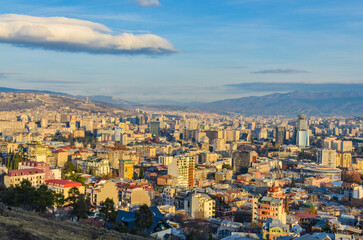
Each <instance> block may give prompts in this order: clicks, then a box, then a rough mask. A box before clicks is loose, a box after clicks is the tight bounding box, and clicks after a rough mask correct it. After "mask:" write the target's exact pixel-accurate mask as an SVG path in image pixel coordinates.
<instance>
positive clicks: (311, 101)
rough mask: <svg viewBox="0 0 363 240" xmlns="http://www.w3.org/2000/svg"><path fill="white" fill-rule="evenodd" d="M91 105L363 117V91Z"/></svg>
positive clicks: (104, 100) (104, 99)
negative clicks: (161, 102) (178, 102)
mask: <svg viewBox="0 0 363 240" xmlns="http://www.w3.org/2000/svg"><path fill="white" fill-rule="evenodd" d="M0 92H37V93H46V94H53V95H59V96H67V97H75V98H78V99H84V98H85V97H84V96H72V95H69V94H66V93H59V92H52V91H42V90H20V89H12V88H0ZM89 99H90V100H91V101H92V102H95V103H100V104H105V105H109V106H113V107H116V108H121V109H127V110H131V109H135V108H140V109H143V110H154V111H184V112H215V113H223V114H225V113H240V114H243V115H247V116H251V115H261V116H276V115H285V116H296V115H298V114H302V113H303V114H307V115H309V116H333V115H336V116H363V91H359V90H358V91H339V92H336V91H334V92H331V91H330V92H299V91H296V92H289V93H274V94H269V95H265V96H260V97H256V96H251V97H243V98H236V99H226V100H221V101H215V102H209V103H203V104H193V105H191V106H186V105H185V106H181V105H174V104H170V105H165V104H164V105H162V104H160V105H158V104H140V103H134V102H129V101H125V100H123V99H120V98H117V97H112V96H102V95H98V96H89Z"/></svg>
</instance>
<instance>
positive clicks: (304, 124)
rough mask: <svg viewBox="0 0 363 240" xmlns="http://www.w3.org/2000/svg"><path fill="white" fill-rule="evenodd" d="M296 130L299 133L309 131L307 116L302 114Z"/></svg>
mask: <svg viewBox="0 0 363 240" xmlns="http://www.w3.org/2000/svg"><path fill="white" fill-rule="evenodd" d="M296 129H297V130H298V131H307V130H308V119H307V117H306V115H305V114H301V115H299V116H298V119H297V123H296Z"/></svg>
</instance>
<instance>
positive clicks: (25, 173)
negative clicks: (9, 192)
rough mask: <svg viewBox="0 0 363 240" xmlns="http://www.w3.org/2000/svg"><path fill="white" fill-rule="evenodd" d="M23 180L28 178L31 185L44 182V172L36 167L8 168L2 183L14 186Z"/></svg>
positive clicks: (34, 185) (38, 184)
mask: <svg viewBox="0 0 363 240" xmlns="http://www.w3.org/2000/svg"><path fill="white" fill-rule="evenodd" d="M23 180H28V181H29V182H30V183H31V185H32V186H33V187H37V186H40V185H42V184H44V181H45V173H44V171H43V170H41V169H36V168H30V169H18V170H10V171H9V173H8V175H6V176H4V182H3V184H4V186H5V187H10V186H16V185H20V183H21V182H22V181H23Z"/></svg>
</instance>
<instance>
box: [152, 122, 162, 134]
mask: <svg viewBox="0 0 363 240" xmlns="http://www.w3.org/2000/svg"><path fill="white" fill-rule="evenodd" d="M150 133H151V134H152V135H159V134H160V122H159V121H152V122H150Z"/></svg>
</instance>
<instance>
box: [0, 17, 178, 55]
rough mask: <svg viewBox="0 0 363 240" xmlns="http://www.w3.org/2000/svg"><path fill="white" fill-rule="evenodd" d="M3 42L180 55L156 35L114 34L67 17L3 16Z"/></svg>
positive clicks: (95, 51)
mask: <svg viewBox="0 0 363 240" xmlns="http://www.w3.org/2000/svg"><path fill="white" fill-rule="evenodd" d="M0 43H9V44H14V45H17V46H22V47H30V48H43V49H49V50H57V51H68V52H87V53H93V54H131V55H133V54H146V55H165V54H172V53H175V52H177V50H176V49H175V48H174V47H173V45H172V44H171V43H170V42H169V41H168V40H166V39H164V38H162V37H159V36H157V35H154V34H132V33H121V34H114V33H113V32H112V30H111V29H109V28H108V27H106V26H105V25H103V24H99V23H95V22H91V21H84V20H78V19H73V18H65V17H34V16H27V15H18V14H3V15H0Z"/></svg>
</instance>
